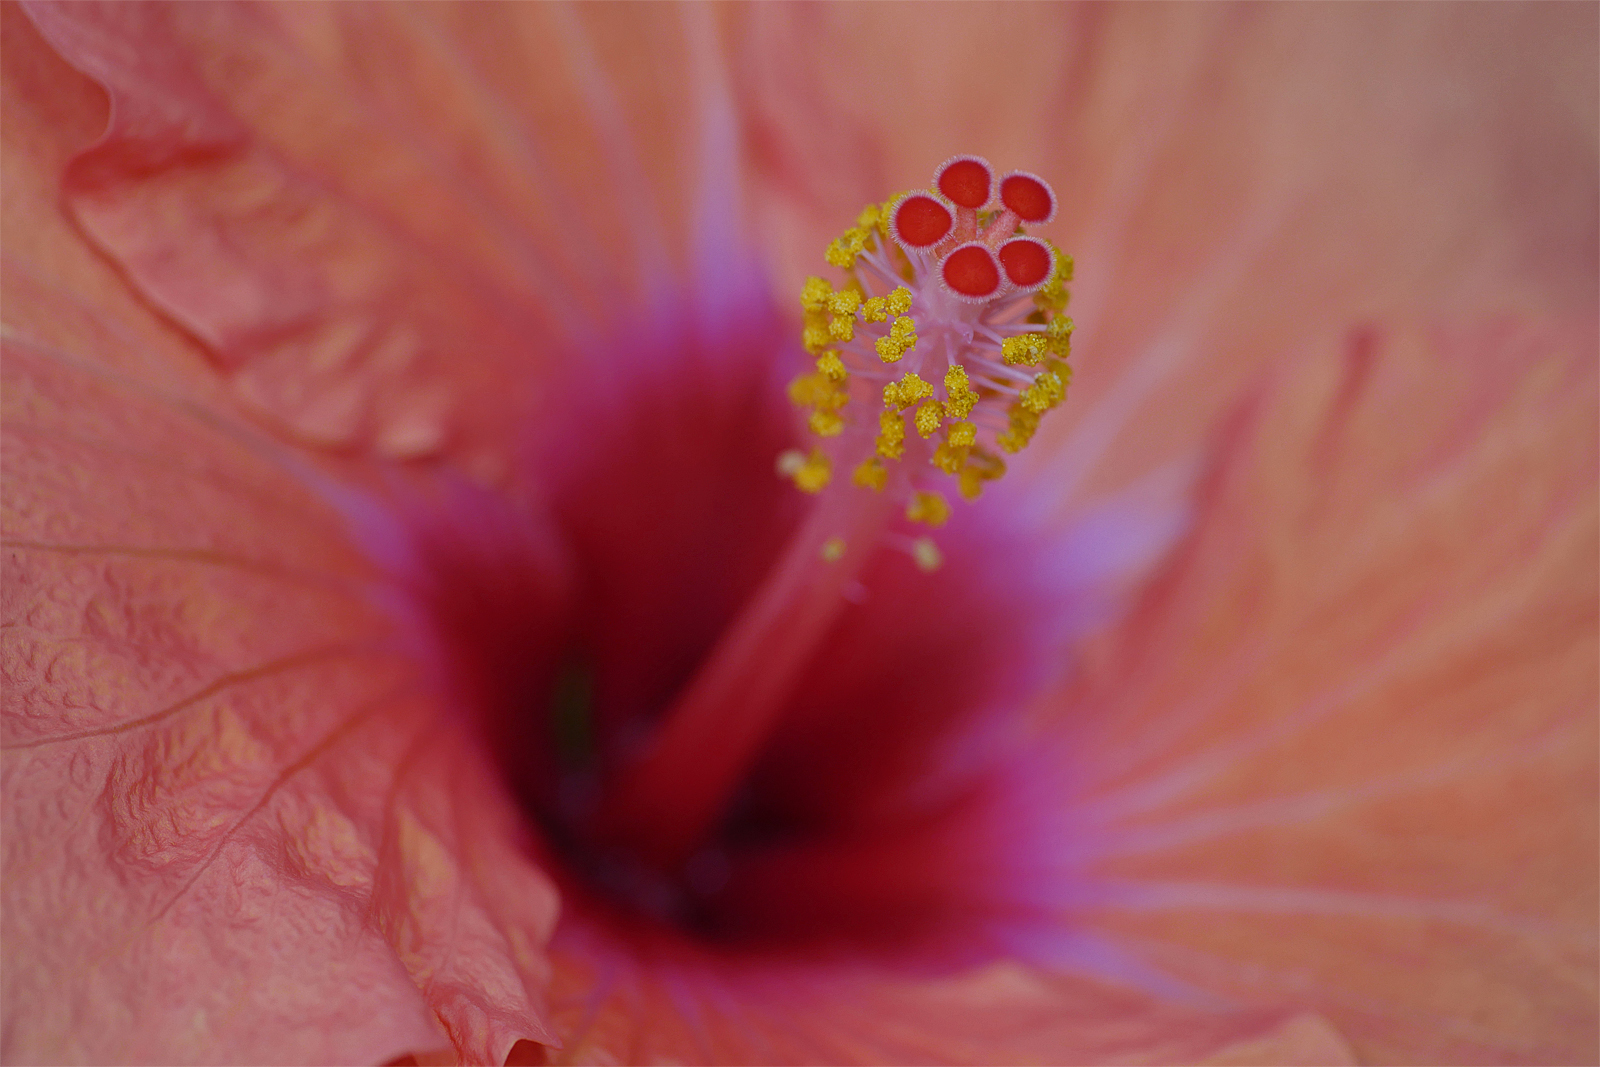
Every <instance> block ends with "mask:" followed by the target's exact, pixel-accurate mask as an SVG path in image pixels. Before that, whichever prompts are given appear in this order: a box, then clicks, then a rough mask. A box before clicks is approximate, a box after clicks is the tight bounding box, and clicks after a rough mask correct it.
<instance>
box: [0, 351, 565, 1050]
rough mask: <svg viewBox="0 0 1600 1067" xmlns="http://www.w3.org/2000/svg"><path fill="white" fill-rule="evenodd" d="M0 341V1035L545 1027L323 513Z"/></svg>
mask: <svg viewBox="0 0 1600 1067" xmlns="http://www.w3.org/2000/svg"><path fill="white" fill-rule="evenodd" d="M3 348H4V363H5V368H6V390H5V394H4V395H5V410H4V418H3V428H4V448H3V455H4V480H5V484H6V486H7V509H6V513H5V517H4V538H5V542H4V543H5V559H4V611H5V616H6V619H7V623H8V626H7V628H6V631H5V634H4V638H3V639H0V642H3V643H0V662H3V665H4V682H5V692H6V701H5V708H4V717H3V719H0V743H3V746H4V755H3V758H0V767H3V791H4V805H3V810H4V818H5V831H6V832H5V835H4V841H5V856H4V872H5V873H4V890H3V892H4V902H5V906H4V908H3V909H0V916H3V918H0V922H3V924H4V930H3V935H4V936H3V943H4V946H5V967H4V980H5V990H4V997H5V1001H6V1003H7V1004H8V1005H12V1006H15V1005H22V1004H27V1005H29V1006H30V1010H29V1011H28V1012H26V1013H23V1012H19V1011H8V1020H7V1028H6V1031H5V1038H4V1054H5V1056H6V1058H7V1059H21V1060H35V1059H38V1060H61V1059H67V1060H88V1061H129V1060H157V1061H162V1062H218V1061H224V1060H225V1061H261V1060H273V1061H277V1062H330V1061H332V1062H358V1061H366V1062H382V1061H384V1060H387V1059H390V1058H393V1057H395V1056H397V1055H400V1054H403V1053H408V1052H412V1051H416V1050H428V1049H435V1048H439V1047H441V1046H452V1045H453V1046H454V1047H456V1048H458V1049H460V1050H462V1052H463V1054H465V1055H467V1056H469V1057H471V1058H475V1059H484V1060H487V1059H495V1060H496V1061H499V1060H502V1059H503V1058H504V1057H505V1055H506V1054H507V1053H508V1052H509V1050H510V1049H511V1047H512V1046H513V1045H514V1044H515V1043H516V1042H517V1041H518V1040H522V1039H528V1038H531V1039H535V1040H539V1041H543V1042H551V1041H554V1040H556V1038H555V1037H554V1035H553V1034H552V1033H551V1032H550V1031H549V1030H548V1029H547V1028H546V1027H545V1024H544V1022H543V1016H542V1011H541V1008H540V1005H539V991H540V989H541V987H542V985H543V983H544V981H545V977H546V974H547V963H546V961H545V958H544V955H543V944H544V939H545V938H546V936H547V935H548V933H549V930H550V927H551V924H552V923H553V920H554V915H555V907H556V902H555V899H554V894H553V893H552V891H551V889H550V887H549V884H548V882H547V881H546V880H545V879H544V876H543V874H542V873H541V872H540V871H538V870H537V869H536V868H535V867H533V866H532V865H531V864H530V863H529V862H528V861H527V859H526V857H525V853H524V852H523V851H522V850H521V847H520V846H519V844H518V840H519V839H518V837H517V836H516V830H515V827H516V826H517V825H518V823H517V821H516V816H515V814H514V813H513V812H511V811H509V810H507V809H506V807H505V801H504V799H503V797H502V795H501V794H500V793H499V792H497V791H495V790H494V789H493V785H492V783H493V781H494V778H493V775H492V773H489V772H487V771H486V770H485V761H486V759H487V756H486V755H485V754H484V753H482V752H481V751H479V750H478V749H477V748H475V747H474V746H473V745H472V744H469V743H467V742H466V740H465V735H463V734H462V733H461V728H462V726H463V725H464V724H463V723H462V722H460V721H459V720H452V719H451V718H449V717H448V716H444V715H442V712H441V706H440V704H439V702H438V700H437V698H436V696H435V693H434V690H433V689H432V688H431V686H430V684H429V683H428V680H427V679H426V678H424V677H422V676H419V674H418V672H417V670H416V668H415V666H414V665H413V663H412V660H411V657H409V656H408V655H407V654H406V651H405V649H404V648H403V647H402V645H400V644H399V643H397V635H396V633H395V631H394V627H393V623H392V621H391V620H390V619H389V618H388V617H387V616H386V614H385V613H384V612H382V611H381V610H380V609H379V606H378V604H377V603H375V602H374V600H373V599H372V595H371V590H372V588H373V582H374V580H375V579H376V577H377V576H376V574H375V573H374V572H373V571H372V568H371V566H370V564H367V563H366V562H365V561H364V560H363V559H362V558H361V556H359V555H358V554H357V553H356V552H355V550H354V549H353V547H352V546H351V544H350V541H349V532H348V529H347V527H346V524H345V521H344V520H343V519H342V518H341V517H340V516H339V515H337V514H335V513H334V512H332V510H331V509H330V508H329V507H328V506H327V504H326V503H325V502H324V501H323V500H321V499H319V498H318V495H317V494H316V493H314V492H312V491H310V490H309V489H308V487H307V484H306V483H305V482H304V481H302V480H301V478H300V477H297V476H296V473H295V472H296V470H297V468H296V466H295V465H294V464H293V463H291V462H288V461H286V460H285V459H284V457H283V455H282V454H281V453H278V452H275V451H274V450H273V448H272V447H271V446H270V445H269V444H268V443H267V442H265V441H263V440H261V439H259V438H252V437H251V435H250V434H249V433H248V432H246V431H244V430H243V429H242V428H240V427H238V426H236V425H230V424H228V423H227V422H224V421H222V420H219V419H217V418H216V417H215V416H214V415H212V414H209V413H208V412H207V410H206V408H204V407H203V406H201V405H197V404H195V403H193V402H191V401H185V400H184V399H182V398H181V397H180V396H174V395H171V394H166V393H163V392H161V391H159V390H156V389H153V388H151V387H150V386H147V385H143V384H140V383H138V382H136V381H134V380H131V379H129V378H127V377H125V376H123V375H121V374H119V373H117V372H115V371H109V370H106V369H103V367H104V364H105V362H106V361H105V360H103V359H101V360H96V359H93V358H90V357H87V356H78V355H76V354H73V353H64V352H62V351H60V350H59V349H56V348H54V347H52V346H47V345H43V344H40V343H38V342H36V341H34V340H32V339H30V338H27V337H25V336H21V335H19V334H17V333H11V334H10V335H8V337H7V338H6V340H5V343H4V346H3ZM417 749H422V750H424V755H423V756H417V755H416V754H415V751H416V750H417ZM419 764H423V765H424V766H418V765H419ZM412 772H415V774H414V779H413V774H412ZM449 783H454V784H453V785H452V784H449ZM485 790H488V793H487V795H486V794H485V793H484V791H485ZM468 960H470V961H471V965H470V966H468V965H467V964H466V962H465V961H468ZM441 1024H442V1026H443V1029H442V1030H441V1028H440V1027H441Z"/></svg>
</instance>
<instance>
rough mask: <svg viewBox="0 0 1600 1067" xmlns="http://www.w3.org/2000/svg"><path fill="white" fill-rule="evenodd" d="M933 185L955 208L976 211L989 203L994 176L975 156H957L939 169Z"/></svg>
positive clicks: (984, 163) (985, 164)
mask: <svg viewBox="0 0 1600 1067" xmlns="http://www.w3.org/2000/svg"><path fill="white" fill-rule="evenodd" d="M934 184H935V185H936V186H938V189H939V191H940V192H941V193H943V194H944V195H945V196H947V197H949V199H950V202H951V203H953V204H955V205H956V206H957V207H965V208H973V209H977V208H980V207H982V206H983V205H985V204H987V203H988V202H989V195H990V190H991V189H992V188H993V186H994V175H993V174H992V173H991V172H990V170H989V164H988V163H986V162H985V161H983V160H981V159H979V158H977V157H976V156H957V157H955V158H954V159H952V160H950V161H949V162H947V163H946V164H945V165H944V166H942V167H940V168H939V173H938V174H937V175H935V176H934Z"/></svg>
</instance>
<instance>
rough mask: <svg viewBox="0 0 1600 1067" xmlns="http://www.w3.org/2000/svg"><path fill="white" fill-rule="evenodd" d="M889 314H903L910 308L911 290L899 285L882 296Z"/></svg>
mask: <svg viewBox="0 0 1600 1067" xmlns="http://www.w3.org/2000/svg"><path fill="white" fill-rule="evenodd" d="M884 303H885V306H886V307H887V308H888V309H889V314H891V315H904V314H905V313H906V312H908V311H910V310H911V290H910V289H907V288H906V287H905V286H903V285H902V286H900V287H899V288H897V289H895V290H894V291H893V292H891V293H890V294H889V295H888V296H887V297H885V298H884Z"/></svg>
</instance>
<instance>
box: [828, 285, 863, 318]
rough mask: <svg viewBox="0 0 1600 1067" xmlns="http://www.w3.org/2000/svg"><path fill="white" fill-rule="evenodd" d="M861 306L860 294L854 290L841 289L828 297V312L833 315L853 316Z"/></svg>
mask: <svg viewBox="0 0 1600 1067" xmlns="http://www.w3.org/2000/svg"><path fill="white" fill-rule="evenodd" d="M860 306H861V294H860V293H858V292H856V291H855V290H854V289H841V290H840V291H839V292H837V293H834V294H833V295H832V296H830V297H828V310H829V311H830V312H832V313H833V314H835V315H854V314H855V313H856V309H857V308H859V307H860Z"/></svg>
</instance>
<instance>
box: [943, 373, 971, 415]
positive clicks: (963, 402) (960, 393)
mask: <svg viewBox="0 0 1600 1067" xmlns="http://www.w3.org/2000/svg"><path fill="white" fill-rule="evenodd" d="M944 391H945V394H946V395H947V396H948V397H949V399H948V400H946V401H945V404H944V411H945V414H946V415H948V416H949V417H950V418H952V419H964V418H966V417H967V416H968V415H969V414H971V413H972V408H973V405H975V404H977V402H978V394H977V393H975V392H973V390H972V386H971V385H970V384H969V383H968V381H967V369H966V368H965V367H963V366H962V365H961V364H959V363H957V364H955V365H954V366H952V367H951V368H950V369H949V370H947V371H945V372H944Z"/></svg>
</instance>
